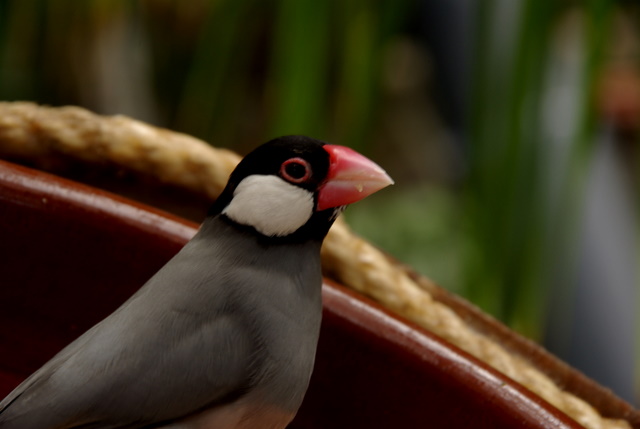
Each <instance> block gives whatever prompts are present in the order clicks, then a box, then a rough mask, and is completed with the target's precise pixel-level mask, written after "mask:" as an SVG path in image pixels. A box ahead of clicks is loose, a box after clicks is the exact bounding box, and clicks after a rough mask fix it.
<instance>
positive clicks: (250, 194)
mask: <svg viewBox="0 0 640 429" xmlns="http://www.w3.org/2000/svg"><path fill="white" fill-rule="evenodd" d="M313 209H314V202H313V194H312V193H311V192H309V191H307V190H306V189H302V188H300V187H298V186H295V185H292V184H290V183H287V182H285V181H284V180H282V179H281V178H279V177H277V176H272V175H257V174H256V175H252V176H249V177H246V178H245V179H243V180H242V181H241V182H240V183H239V184H238V187H237V188H236V190H235V191H234V193H233V198H232V199H231V202H230V203H229V205H228V206H227V207H225V209H224V210H223V211H222V213H224V214H225V215H227V216H228V217H229V218H230V219H232V220H234V221H235V222H237V223H239V224H242V225H248V226H252V227H254V228H255V229H256V230H257V231H258V232H260V233H262V234H264V235H267V236H270V237H273V236H277V237H282V236H285V235H289V234H291V233H293V232H295V231H296V230H297V229H298V228H300V227H301V226H302V225H304V224H305V223H307V221H308V220H309V218H310V217H311V215H312V214H313Z"/></svg>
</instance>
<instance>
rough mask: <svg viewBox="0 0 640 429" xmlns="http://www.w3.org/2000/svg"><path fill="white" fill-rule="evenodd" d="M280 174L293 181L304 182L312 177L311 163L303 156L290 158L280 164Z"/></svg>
mask: <svg viewBox="0 0 640 429" xmlns="http://www.w3.org/2000/svg"><path fill="white" fill-rule="evenodd" d="M280 175H281V176H282V177H283V178H284V179H285V180H287V181H288V182H291V183H304V182H306V181H307V180H309V178H310V177H311V165H310V164H309V163H308V162H307V161H305V160H304V159H302V158H298V157H296V158H290V159H287V160H286V161H285V162H283V163H282V165H281V166H280Z"/></svg>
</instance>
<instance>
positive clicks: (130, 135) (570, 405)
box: [0, 102, 631, 429]
mask: <svg viewBox="0 0 640 429" xmlns="http://www.w3.org/2000/svg"><path fill="white" fill-rule="evenodd" d="M3 154H5V155H10V156H12V157H16V156H19V157H25V158H38V157H45V158H46V157H49V156H59V155H64V156H67V157H71V158H77V159H80V160H83V161H90V162H99V163H113V164H115V165H119V166H121V167H124V168H128V169H131V170H133V171H137V172H140V173H144V174H148V175H152V176H153V177H155V178H157V179H159V180H160V181H163V182H166V183H172V184H176V185H180V186H183V187H185V188H189V189H191V190H193V191H196V192H201V193H203V194H206V195H208V196H210V197H211V198H215V197H217V196H218V194H219V193H220V192H221V190H222V188H223V187H224V185H225V183H226V180H227V178H228V176H229V174H230V173H231V171H232V169H233V168H234V167H235V165H236V164H237V162H238V161H239V160H240V157H239V156H238V155H236V154H234V153H233V152H230V151H228V150H224V149H215V148H212V147H211V146H209V145H208V144H206V143H204V142H202V141H200V140H198V139H195V138H193V137H189V136H187V135H184V134H179V133H175V132H171V131H168V130H163V129H159V128H156V127H152V126H150V125H147V124H144V123H142V122H139V121H136V120H133V119H129V118H126V117H123V116H115V117H102V116H98V115H95V114H93V113H90V112H88V111H86V110H84V109H81V108H77V107H62V108H47V107H40V106H37V105H35V104H32V103H22V102H20V103H0V156H2V155H3ZM322 258H323V269H324V272H325V274H326V275H328V276H329V277H331V278H334V279H335V280H337V281H338V282H340V283H342V284H344V285H346V286H348V287H350V288H352V289H354V290H356V291H358V292H360V293H362V294H364V295H367V296H369V297H371V298H373V299H375V300H376V301H378V302H380V303H382V304H383V305H384V306H386V307H387V308H389V309H390V310H392V311H394V312H397V313H398V314H401V315H402V316H404V317H406V318H407V319H409V320H411V321H413V322H414V323H416V324H418V325H420V326H422V327H424V328H426V329H428V330H430V331H431V332H434V333H435V334H437V335H439V336H440V337H442V338H444V339H446V340H447V341H449V342H451V343H453V344H455V345H456V346H458V347H460V348H461V349H463V350H465V351H466V352H468V353H470V354H472V355H473V356H475V357H477V358H478V359H480V360H482V361H483V362H485V363H487V364H489V365H490V366H492V367H493V368H495V369H497V370H498V371H500V372H502V373H503V374H505V375H506V376H508V377H510V378H512V379H513V380H515V381H517V382H518V383H520V384H521V385H523V386H525V387H527V388H528V389H530V390H531V391H533V392H534V393H536V394H537V395H539V396H540V397H541V398H543V399H545V400H546V401H547V402H549V403H551V404H552V405H554V406H555V407H557V408H558V409H560V410H561V411H563V412H564V413H566V414H567V415H569V416H571V417H572V418H573V419H574V420H576V421H577V422H579V423H580V424H582V425H583V426H585V427H586V428H589V429H614V428H630V427H631V426H630V425H629V424H628V422H626V421H623V420H613V419H607V418H603V417H602V416H601V415H599V413H598V412H597V411H596V410H595V409H594V408H593V407H592V406H591V405H589V404H588V403H586V402H585V401H583V400H582V399H580V398H578V397H577V396H575V395H573V394H570V393H568V392H564V391H562V390H561V389H560V388H559V387H558V386H557V385H556V384H555V383H553V381H552V380H551V379H550V378H549V377H547V376H546V375H544V374H543V373H542V372H541V371H539V370H538V369H536V368H535V367H534V366H533V365H532V364H530V363H529V362H527V361H525V360H524V359H522V358H519V357H518V356H514V355H512V354H509V352H507V350H505V349H504V348H503V347H502V346H501V345H499V344H497V343H496V342H494V341H492V340H491V339H489V338H488V337H486V336H483V335H481V334H479V333H478V332H476V331H474V330H473V329H472V328H471V327H469V326H468V325H467V324H466V323H465V322H464V321H463V320H462V319H461V318H460V317H459V316H458V315H457V314H456V313H455V312H454V311H453V310H451V309H450V308H448V307H447V306H445V305H444V304H442V303H440V302H437V301H435V300H434V299H433V298H432V296H431V295H430V294H429V293H428V292H427V291H426V290H425V288H423V287H420V285H419V284H418V283H417V282H416V281H414V280H413V279H412V278H411V277H410V276H409V274H408V273H407V271H406V270H405V269H403V268H402V267H401V266H398V265H396V264H395V263H393V262H392V261H390V260H389V258H387V257H386V256H385V255H384V254H382V252H380V251H379V250H377V249H376V248H375V247H374V246H372V245H371V244H370V243H368V242H367V241H365V240H363V239H361V238H359V237H357V236H356V235H354V234H353V233H352V232H351V231H350V230H349V228H348V227H347V225H346V224H345V223H344V222H342V221H339V222H336V224H335V225H334V227H333V228H332V229H331V231H330V233H329V235H328V236H327V239H326V240H325V244H324V247H323V250H322ZM424 281H427V280H424Z"/></svg>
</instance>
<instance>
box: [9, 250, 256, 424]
mask: <svg viewBox="0 0 640 429" xmlns="http://www.w3.org/2000/svg"><path fill="white" fill-rule="evenodd" d="M191 247H196V248H195V249H194V248H190V246H189V245H187V247H185V249H183V251H181V252H180V253H179V254H178V255H176V257H175V258H174V259H173V260H172V261H171V262H170V263H169V264H168V265H167V266H165V268H163V269H162V270H161V271H159V272H158V274H156V276H154V277H153V278H152V279H151V280H150V281H149V282H148V283H147V284H146V285H145V286H144V287H143V288H142V289H141V290H140V291H139V292H138V293H137V294H136V295H134V296H133V297H132V298H131V299H130V300H129V301H127V302H126V303H125V304H123V306H122V307H120V308H119V309H118V310H116V312H114V313H113V314H112V315H111V316H109V317H108V318H106V319H105V320H103V321H102V322H100V323H99V324H98V325H96V326H94V327H93V328H92V329H90V330H89V331H87V332H86V333H85V334H84V335H82V336H81V337H80V338H78V339H77V340H76V341H75V342H73V343H72V344H70V345H69V346H68V347H66V348H65V349H63V350H62V351H61V352H60V353H59V354H58V355H56V356H55V357H54V358H53V359H52V360H51V361H49V362H48V363H47V364H46V365H45V366H43V367H42V368H41V369H40V370H38V371H37V372H36V373H34V374H33V375H32V376H31V377H29V378H28V379H27V380H26V381H25V382H24V383H23V384H21V385H20V386H18V387H17V388H16V389H15V390H14V391H13V392H12V393H11V394H10V395H9V396H8V397H7V398H5V399H4V400H3V401H2V402H0V429H14V428H15V429H25V428H29V429H38V428H43V429H44V428H47V429H49V428H53V427H55V428H74V427H82V428H116V427H117V428H141V427H146V426H148V425H150V424H154V423H158V422H165V421H166V422H169V421H172V420H176V419H180V418H182V417H184V416H187V415H189V414H193V413H196V412H198V411H199V410H202V409H205V408H208V407H210V406H213V405H215V404H217V403H222V402H226V401H229V400H233V399H234V398H235V397H237V396H239V395H241V394H242V393H243V392H244V391H245V390H246V389H247V387H248V384H249V383H250V378H251V375H252V371H253V370H254V369H255V366H256V365H257V363H256V360H255V359H256V356H257V355H259V353H256V347H259V338H257V337H256V336H255V335H254V334H252V331H253V330H252V329H251V327H250V326H247V325H248V324H247V321H246V320H245V319H244V318H243V316H242V315H243V310H242V309H240V308H239V307H240V306H241V305H242V302H243V297H242V296H239V295H237V293H235V292H234V291H237V290H242V289H241V288H236V287H234V285H233V283H234V281H233V279H229V278H228V277H229V274H228V273H229V271H226V270H228V269H229V268H230V269H233V266H232V265H233V263H231V266H229V264H228V262H229V261H226V265H227V266H226V267H224V268H222V267H218V269H216V268H215V267H214V268H213V269H212V268H211V263H212V259H211V257H212V256H215V255H211V250H210V249H208V250H209V251H207V252H205V253H206V254H205V255H203V257H201V258H194V257H193V256H194V252H198V251H199V250H198V249H197V247H198V246H196V245H192V246H191ZM200 250H202V249H200ZM213 260H214V261H215V259H213ZM202 264H207V265H208V267H207V268H208V269H203V268H204V267H202V266H198V265H202ZM169 266H170V267H171V269H167V267H169ZM220 270H222V271H223V272H220ZM202 273H208V274H202ZM225 273H226V274H225ZM223 280H224V281H223ZM229 283H231V284H229ZM221 284H222V285H221ZM185 289H186V290H185ZM234 293H235V294H234Z"/></svg>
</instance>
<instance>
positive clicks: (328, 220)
mask: <svg viewBox="0 0 640 429" xmlns="http://www.w3.org/2000/svg"><path fill="white" fill-rule="evenodd" d="M391 183H393V181H392V180H391V178H390V177H389V176H388V175H387V174H386V173H385V172H384V171H383V170H382V169H381V168H380V167H379V166H378V165H376V164H375V163H373V162H372V161H370V160H369V159H367V158H365V157H364V156H362V155H360V154H359V153H357V152H355V151H353V150H351V149H349V148H346V147H343V146H336V145H330V144H326V143H324V142H321V141H318V140H314V139H311V138H308V137H303V136H287V137H281V138H277V139H275V140H271V141H270V142H268V143H265V144H263V145H262V146H259V147H258V148H257V149H255V150H254V151H253V152H251V153H250V154H249V155H247V156H246V157H245V158H244V159H243V160H242V161H241V162H240V164H238V166H237V168H236V169H235V170H234V171H233V173H232V174H231V176H230V178H229V182H228V184H227V186H226V188H225V189H224V191H223V192H222V194H221V195H220V197H219V198H218V199H217V201H216V202H215V203H214V204H213V206H212V208H211V209H210V211H209V213H208V216H207V218H206V219H205V221H204V222H203V224H202V225H201V227H200V229H199V231H198V232H197V234H196V235H195V236H194V237H193V239H192V240H191V241H189V243H187V244H186V245H185V247H184V248H183V249H182V250H181V251H180V252H179V253H178V254H177V255H176V256H174V257H173V259H171V260H170V261H169V262H168V263H167V264H166V265H165V266H164V267H163V268H161V269H160V271H158V272H157V273H156V274H155V275H154V276H153V277H152V278H151V279H150V280H149V281H148V282H147V283H146V284H145V285H144V286H143V287H142V288H141V289H140V290H138V291H137V292H136V293H135V294H134V295H133V296H132V297H131V298H130V299H129V300H127V301H126V302H125V303H124V304H123V305H122V306H121V307H119V308H118V309H117V310H116V311H115V312H113V313H112V314H111V315H109V316H108V317H107V318H106V319H104V320H103V321H101V322H100V323H98V324H97V325H95V326H94V327H92V328H91V329H90V330H88V331H87V332H86V333H84V334H83V335H82V336H80V337H79V338H78V339H77V340H75V341H74V342H73V343H71V344H70V345H69V346H67V347H66V348H64V349H63V350H62V351H61V352H59V353H58V354H57V355H56V356H54V357H53V358H52V359H51V360H50V361H49V362H47V363H46V364H45V365H44V366H43V367H42V368H40V369H39V370H38V371H36V372H35V373H34V374H33V375H31V376H30V377H29V378H28V379H27V380H25V381H24V382H23V383H22V384H21V385H19V386H18V387H17V388H16V389H15V390H14V391H13V392H12V393H11V394H9V396H7V397H6V398H5V399H4V400H3V401H2V402H0V429H70V428H77V429H80V428H82V429H97V428H166V429H169V428H171V429H178V428H180V429H231V428H233V429H240V428H245V429H249V428H251V429H254V428H258V429H260V428H266V429H276V428H277V429H280V428H284V427H285V426H286V425H287V424H288V423H289V422H290V421H291V420H292V419H293V417H294V416H295V414H296V411H297V410H298V408H299V406H300V404H301V402H302V399H303V396H304V394H305V391H306V389H307V386H308V383H309V378H310V376H311V372H312V369H313V364H314V358H315V352H316V344H317V341H318V334H319V329H320V320H321V312H322V303H321V283H322V278H321V272H320V245H321V243H322V240H323V239H324V237H325V235H326V234H327V232H328V230H329V227H330V226H331V224H332V223H333V221H334V220H335V219H336V217H337V216H338V214H339V213H340V212H341V211H342V209H343V208H344V206H345V205H347V204H350V203H353V202H355V201H358V200H360V199H362V198H364V197H365V196H367V195H369V194H371V193H373V192H375V191H377V190H379V189H381V188H383V187H385V186H387V185H390V184H391Z"/></svg>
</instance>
